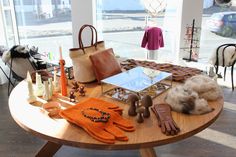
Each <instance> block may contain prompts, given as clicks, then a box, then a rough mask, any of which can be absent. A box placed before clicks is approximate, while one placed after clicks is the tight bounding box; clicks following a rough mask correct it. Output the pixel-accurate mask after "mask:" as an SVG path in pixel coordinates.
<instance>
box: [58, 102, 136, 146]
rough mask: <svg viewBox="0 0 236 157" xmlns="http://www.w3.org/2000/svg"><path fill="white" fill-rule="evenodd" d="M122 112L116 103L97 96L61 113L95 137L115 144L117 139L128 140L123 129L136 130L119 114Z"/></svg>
mask: <svg viewBox="0 0 236 157" xmlns="http://www.w3.org/2000/svg"><path fill="white" fill-rule="evenodd" d="M121 112H122V109H121V108H119V107H118V106H117V105H115V104H112V103H110V102H106V101H104V100H101V99H97V98H89V99H87V100H85V101H83V102H81V103H79V104H76V105H75V106H72V107H70V108H68V109H65V110H62V111H61V112H60V115H61V116H62V117H63V118H64V119H66V120H68V121H69V122H72V123H74V124H76V125H78V126H80V127H82V128H83V129H84V130H85V131H86V132H87V133H88V134H89V135H90V136H92V137H93V138H95V139H97V140H99V141H101V142H104V143H109V144H113V143H115V140H119V141H127V140H128V137H127V136H126V135H125V134H124V132H123V131H122V130H124V131H130V132H131V131H134V130H135V129H134V126H133V125H132V123H131V122H130V121H129V120H127V119H124V118H123V117H122V116H121V115H120V114H119V113H121ZM121 129H122V130H121Z"/></svg>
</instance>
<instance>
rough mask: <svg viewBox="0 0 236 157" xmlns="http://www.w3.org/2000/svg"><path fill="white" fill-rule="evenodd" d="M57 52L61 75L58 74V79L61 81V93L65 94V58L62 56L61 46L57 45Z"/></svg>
mask: <svg viewBox="0 0 236 157" xmlns="http://www.w3.org/2000/svg"><path fill="white" fill-rule="evenodd" d="M59 52H60V60H59V64H60V70H61V76H60V81H61V95H63V96H67V87H66V82H67V81H66V73H65V64H66V62H65V60H64V59H63V58H62V47H61V46H60V47H59Z"/></svg>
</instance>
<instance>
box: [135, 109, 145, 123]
mask: <svg viewBox="0 0 236 157" xmlns="http://www.w3.org/2000/svg"><path fill="white" fill-rule="evenodd" d="M144 111H145V109H144V108H143V107H139V108H137V109H136V112H137V113H138V118H137V122H138V123H143V121H144V119H143V113H144Z"/></svg>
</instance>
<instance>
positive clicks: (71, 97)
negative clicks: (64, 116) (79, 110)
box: [70, 91, 76, 102]
mask: <svg viewBox="0 0 236 157" xmlns="http://www.w3.org/2000/svg"><path fill="white" fill-rule="evenodd" d="M74 94H75V93H74V91H70V102H75V101H76V100H75V95H74Z"/></svg>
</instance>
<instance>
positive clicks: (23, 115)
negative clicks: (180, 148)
mask: <svg viewBox="0 0 236 157" xmlns="http://www.w3.org/2000/svg"><path fill="white" fill-rule="evenodd" d="M173 85H175V83H174V84H173ZM68 88H69V89H70V88H71V84H70V82H69V85H68ZM85 90H86V96H85V97H82V96H78V95H77V97H76V99H77V101H78V102H77V103H79V102H81V101H83V100H85V99H87V98H88V97H97V98H101V99H103V100H106V101H109V102H112V103H115V104H117V105H119V106H120V107H121V108H123V109H124V111H123V115H122V116H124V117H125V118H127V119H130V120H131V121H133V124H134V126H135V131H134V132H125V134H126V135H127V136H128V138H129V140H128V141H127V142H122V141H116V143H115V144H106V143H102V142H99V141H97V140H95V139H93V138H92V137H90V136H89V135H88V134H87V133H86V132H85V131H84V130H83V129H81V128H80V127H78V126H76V125H73V124H71V123H69V122H67V121H66V120H64V119H57V118H54V119H52V118H50V117H49V116H48V115H47V113H46V112H45V111H44V110H42V108H41V106H42V104H43V103H44V102H43V100H42V99H40V98H38V101H37V102H36V103H33V104H29V103H28V102H27V96H28V90H27V82H26V81H22V82H20V83H19V84H18V85H17V86H16V87H15V88H14V89H13V91H12V92H11V94H10V97H9V109H10V112H11V115H12V117H13V118H14V120H15V121H16V123H17V124H18V125H20V126H21V127H22V128H23V129H24V130H26V131H27V132H30V133H31V134H33V135H35V136H37V137H39V138H42V139H44V140H46V141H48V142H47V143H46V144H45V145H44V146H43V147H42V149H41V150H40V151H39V152H38V153H37V154H36V156H53V155H54V154H55V153H56V152H57V150H58V149H60V147H61V146H62V145H69V146H74V147H80V148H89V149H102V150H128V149H140V154H141V156H147V155H148V156H149V157H152V156H156V154H155V151H154V149H153V147H155V146H160V145H164V144H169V143H173V142H176V141H179V140H182V139H185V138H187V137H190V136H192V135H194V134H196V133H198V132H200V131H202V130H203V129H205V128H207V127H208V126H209V125H211V124H212V123H213V122H214V121H215V120H216V119H217V117H218V116H219V114H220V112H221V110H222V108H223V104H224V102H223V98H221V99H218V100H217V101H213V102H209V105H210V106H211V107H213V108H214V109H215V110H214V111H213V112H210V113H207V114H204V115H186V114H182V113H177V112H172V116H173V119H174V120H175V122H176V123H177V125H178V126H179V128H180V130H181V131H180V133H179V134H178V135H175V136H166V135H164V134H163V133H162V132H161V130H160V128H159V126H158V123H157V119H156V117H155V115H154V114H153V113H152V112H151V117H150V118H147V119H144V123H141V124H139V123H137V122H136V117H130V116H128V114H127V111H128V108H129V105H128V104H125V103H122V102H120V101H115V100H114V99H111V98H108V97H105V96H102V95H101V87H100V86H99V85H97V84H96V83H93V84H86V85H85ZM69 91H70V90H68V92H69ZM165 95H166V92H164V93H163V94H161V95H159V96H158V97H156V98H155V99H154V104H155V103H160V102H163V99H164V97H165ZM53 100H55V101H58V102H60V103H61V104H62V106H63V107H64V108H67V107H68V106H71V105H73V104H72V103H70V102H69V98H67V97H63V96H61V95H60V94H55V95H54V96H53Z"/></svg>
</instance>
